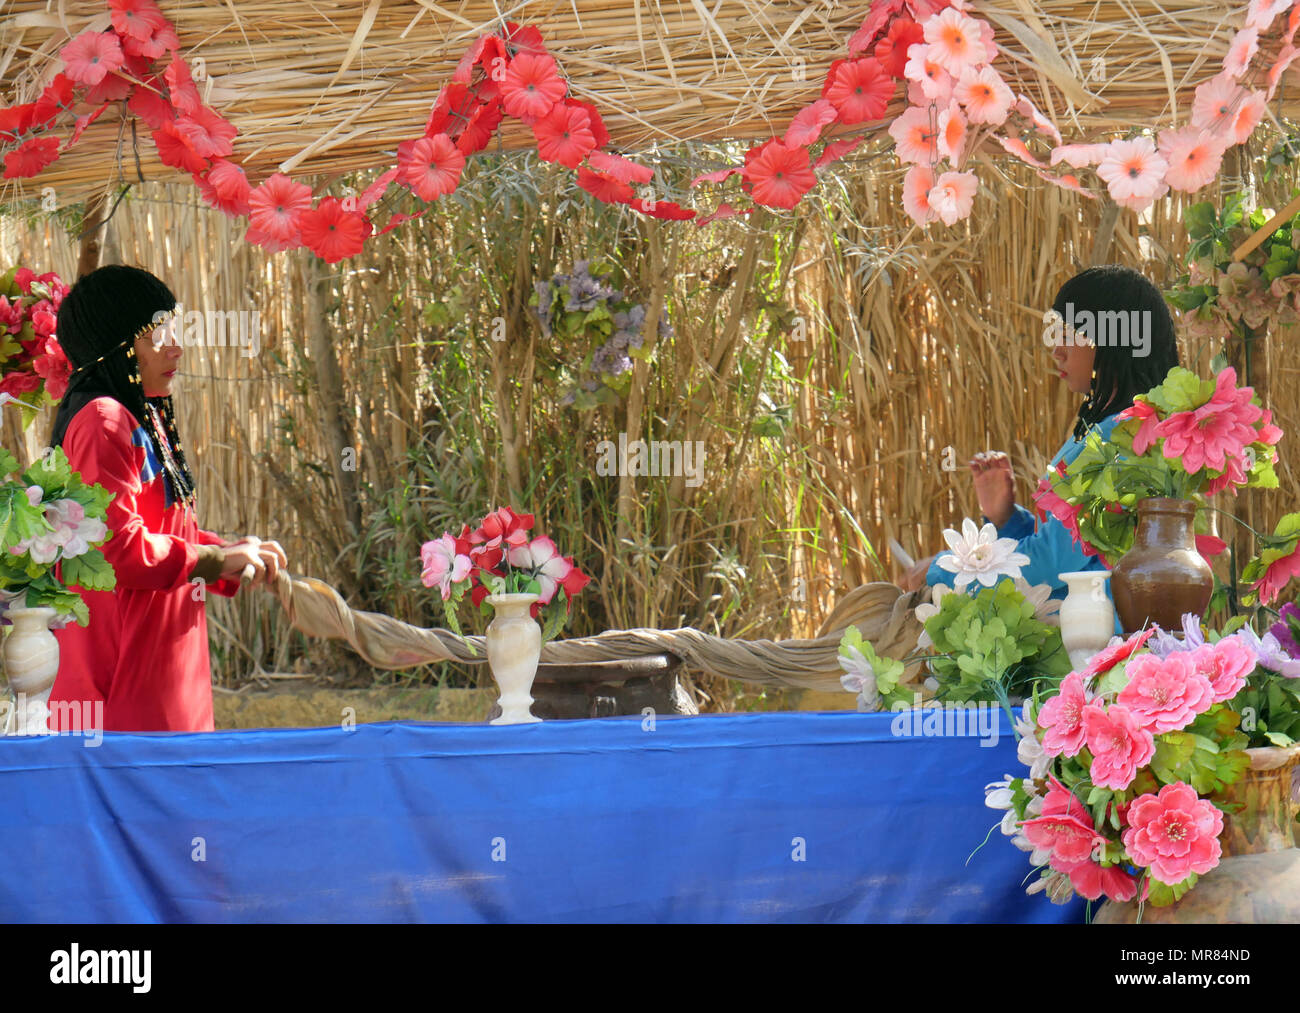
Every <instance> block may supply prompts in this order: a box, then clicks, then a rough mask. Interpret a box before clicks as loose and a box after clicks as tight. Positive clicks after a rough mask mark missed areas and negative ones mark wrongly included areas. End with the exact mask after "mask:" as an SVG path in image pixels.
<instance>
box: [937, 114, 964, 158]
mask: <svg viewBox="0 0 1300 1013" xmlns="http://www.w3.org/2000/svg"><path fill="white" fill-rule="evenodd" d="M938 141H939V154H940V155H942V156H943V157H944V158H946V159H948V161H950V162H952V164H953V165H956V164H957V163H959V162H960V161H961V156H962V153H963V152H964V151H965V150H966V117H965V116H963V115H962V114H961V107H960V106H959V105H957V103H956V102H954V101H952V100H949V102H948V108H947V109H945V110H944V111H943V112H941V113H940V114H939V138H938Z"/></svg>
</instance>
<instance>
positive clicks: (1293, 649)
mask: <svg viewBox="0 0 1300 1013" xmlns="http://www.w3.org/2000/svg"><path fill="white" fill-rule="evenodd" d="M1292 624H1295V626H1294V627H1293V625H1292ZM1296 627H1300V605H1297V604H1296V603H1295V602H1293V601H1289V602H1287V603H1286V604H1285V605H1283V606H1282V611H1281V612H1280V613H1278V617H1277V622H1275V623H1274V624H1273V625H1272V626H1271V627H1269V633H1271V634H1272V635H1273V636H1274V637H1276V638H1277V642H1278V643H1279V644H1280V645H1281V646H1282V648H1283V649H1284V650H1285V651H1286V652H1287V653H1288V654H1290V655H1291V657H1293V658H1300V644H1297V643H1296V639H1295V634H1294V633H1293V632H1292V630H1293V629H1294V628H1296Z"/></svg>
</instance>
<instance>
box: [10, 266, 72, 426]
mask: <svg viewBox="0 0 1300 1013" xmlns="http://www.w3.org/2000/svg"><path fill="white" fill-rule="evenodd" d="M67 292H68V287H67V286H66V285H64V284H63V281H62V280H61V279H60V278H59V276H58V275H57V274H55V273H54V272H53V271H49V272H47V273H45V274H42V275H37V274H36V273H35V272H34V271H32V270H31V269H29V268H26V267H13V268H10V269H9V270H8V271H6V272H5V273H4V274H2V275H0V394H8V395H10V396H12V397H14V398H17V399H18V403H19V405H20V407H21V408H22V418H23V427H24V428H26V427H27V426H29V425H31V423H32V421H33V420H34V419H35V418H36V416H37V414H38V413H39V412H40V410H41V409H42V408H44V407H45V406H46V405H50V404H54V403H55V402H57V401H59V400H61V399H62V398H63V395H64V393H65V392H66V391H67V389H68V379H69V377H71V375H72V364H71V363H70V362H69V361H68V357H67V356H66V355H64V354H63V349H62V348H61V347H60V346H59V339H58V337H57V336H56V334H55V322H56V318H57V315H58V311H59V304H60V303H62V302H63V297H64V296H65V295H66V294H67Z"/></svg>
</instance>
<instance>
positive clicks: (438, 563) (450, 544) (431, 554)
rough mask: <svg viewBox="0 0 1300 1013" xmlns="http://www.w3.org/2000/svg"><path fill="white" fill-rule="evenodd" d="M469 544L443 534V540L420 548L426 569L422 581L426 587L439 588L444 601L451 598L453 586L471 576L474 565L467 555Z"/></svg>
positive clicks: (445, 533) (421, 558) (421, 574)
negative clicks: (470, 572)
mask: <svg viewBox="0 0 1300 1013" xmlns="http://www.w3.org/2000/svg"><path fill="white" fill-rule="evenodd" d="M467 552H468V543H467V542H466V541H465V540H464V539H460V538H453V537H452V536H451V535H450V534H448V533H447V532H443V535H442V537H441V538H438V539H436V540H435V541H430V542H425V543H424V544H423V545H422V546H420V560H421V562H423V564H424V569H423V571H422V572H421V573H420V580H421V582H422V583H423V584H424V586H425V587H437V588H438V589H439V590H441V591H442V600H443V601H446V600H447V599H449V598H450V597H451V585H452V584H459V583H460V582H461V581H462V580H464V579H465V578H466V577H468V576H469V571H470V569H471V566H472V563H471V562H470V558H469V556H468V555H467Z"/></svg>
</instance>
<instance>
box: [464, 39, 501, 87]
mask: <svg viewBox="0 0 1300 1013" xmlns="http://www.w3.org/2000/svg"><path fill="white" fill-rule="evenodd" d="M497 57H501V58H502V59H508V57H506V44H505V40H504V39H502V38H501V36H499V35H480V36H479V37H478V38H477V39H475V40H474V44H473V45H472V46H470V47H469V49H467V50H465V55H464V56H462V57H461V58H460V62H459V63H457V64H456V69H455V71H453V72H452V75H451V79H452V81H454V82H455V83H457V84H469V83H470V81H471V80H473V77H474V68H475V67H476V66H478V67H482V68H483V70H484V71H486V72H488V73H491V70H492V61H493V60H494V59H496V58H497Z"/></svg>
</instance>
